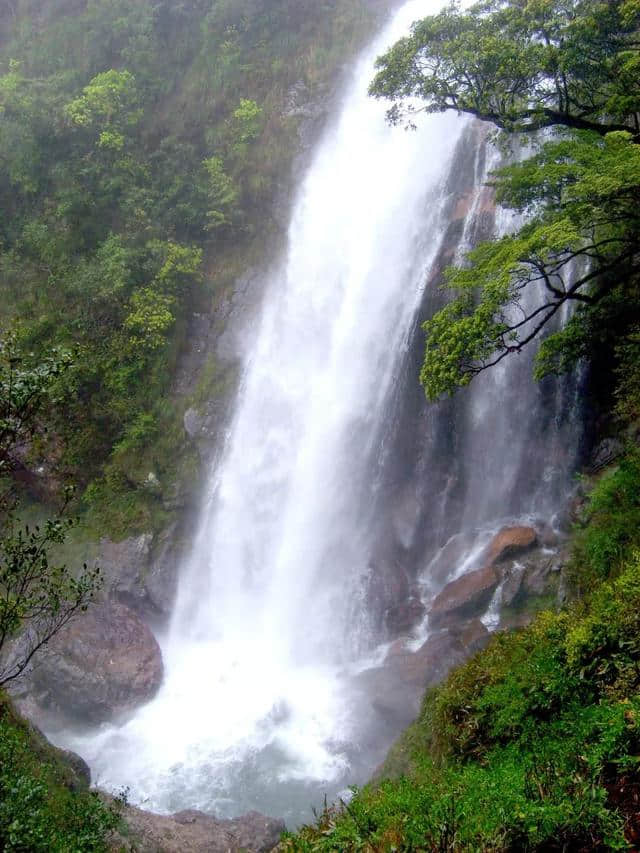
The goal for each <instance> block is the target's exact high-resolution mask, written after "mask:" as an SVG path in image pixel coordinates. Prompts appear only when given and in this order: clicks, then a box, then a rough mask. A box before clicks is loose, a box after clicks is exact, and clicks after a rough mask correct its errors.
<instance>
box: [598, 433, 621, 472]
mask: <svg viewBox="0 0 640 853" xmlns="http://www.w3.org/2000/svg"><path fill="white" fill-rule="evenodd" d="M623 451H624V444H623V443H622V442H621V441H620V439H618V438H605V439H604V440H603V441H601V442H600V443H599V444H598V445H596V447H595V448H594V450H593V453H592V454H591V459H590V460H589V469H590V471H591V473H592V474H595V473H596V472H597V471H600V470H601V469H602V468H604V467H606V466H607V465H610V464H611V463H612V462H615V460H616V459H617V458H618V456H621V455H622V453H623Z"/></svg>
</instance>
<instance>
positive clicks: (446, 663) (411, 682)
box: [356, 626, 484, 730]
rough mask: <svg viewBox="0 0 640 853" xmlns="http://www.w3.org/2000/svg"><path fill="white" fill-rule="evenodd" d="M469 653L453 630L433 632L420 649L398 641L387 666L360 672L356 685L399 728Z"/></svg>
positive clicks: (413, 716) (408, 721)
mask: <svg viewBox="0 0 640 853" xmlns="http://www.w3.org/2000/svg"><path fill="white" fill-rule="evenodd" d="M483 627H484V626H483ZM392 650H393V651H392ZM468 655H469V651H468V650H466V649H465V647H464V645H463V643H462V641H461V639H460V638H459V637H458V636H455V635H454V634H453V633H451V632H449V631H439V632H437V633H435V634H432V635H431V636H430V637H429V638H428V639H427V640H426V642H425V643H424V644H423V645H422V646H421V647H420V648H419V649H418V651H416V652H412V651H411V650H410V649H407V648H406V647H403V646H401V645H400V641H398V643H397V644H395V643H394V645H393V646H392V647H391V649H390V650H389V653H388V654H387V659H386V661H385V663H384V665H383V666H379V667H373V668H372V669H368V670H365V671H364V672H362V673H360V674H359V675H358V676H357V678H356V686H357V687H359V688H360V690H362V691H363V692H364V693H365V694H366V696H367V698H368V701H369V702H370V704H371V706H372V707H373V709H374V710H375V711H376V712H377V714H378V715H379V717H380V718H381V719H382V720H383V721H384V722H385V723H386V724H388V725H390V726H394V727H396V730H397V727H399V726H406V725H408V724H409V723H411V722H412V721H413V720H414V719H415V718H416V716H417V715H418V712H419V710H420V703H421V701H422V696H423V694H424V691H425V689H426V688H427V687H431V686H433V685H434V684H438V683H439V682H440V681H442V679H443V678H445V676H446V675H447V674H448V672H449V671H450V670H451V669H452V668H453V667H454V666H457V665H458V664H460V663H462V662H463V661H464V660H465V659H466V658H467V657H468Z"/></svg>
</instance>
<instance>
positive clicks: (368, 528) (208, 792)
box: [66, 0, 539, 822]
mask: <svg viewBox="0 0 640 853" xmlns="http://www.w3.org/2000/svg"><path fill="white" fill-rule="evenodd" d="M439 5H440V3H439V0H435V2H434V0H410V1H409V2H407V3H406V4H405V5H404V6H403V7H402V8H401V9H400V10H399V11H398V12H397V14H396V15H395V16H394V18H393V20H392V21H391V22H390V23H389V24H388V26H387V27H386V28H385V30H384V32H383V33H382V34H381V36H380V37H379V38H378V39H376V41H375V43H374V44H372V45H371V46H370V48H369V49H368V50H367V51H366V52H365V53H364V55H363V56H362V57H361V59H360V60H359V61H358V63H357V65H356V67H355V69H354V71H353V73H352V75H351V78H350V80H349V82H348V85H347V86H346V91H345V93H344V96H343V99H342V102H341V106H340V109H339V111H338V115H337V117H336V119H335V121H334V123H333V124H331V126H330V127H328V128H327V130H326V131H325V133H324V136H323V138H322V139H321V140H320V142H319V143H318V145H317V148H316V150H315V153H314V156H313V159H312V162H311V164H310V166H309V168H308V170H307V172H306V174H305V175H304V176H303V179H302V181H301V184H300V186H299V189H298V193H297V199H296V201H295V204H294V206H293V211H292V216H291V222H290V227H289V233H288V246H287V250H286V252H285V255H284V258H283V260H282V263H281V264H280V265H279V267H278V268H277V269H276V271H275V273H273V274H272V275H271V276H270V277H269V280H268V281H265V282H264V294H265V295H264V304H263V307H262V313H261V318H260V322H259V325H258V327H257V329H256V331H255V335H254V337H253V340H252V342H251V345H250V346H249V348H248V352H247V353H246V362H245V365H244V372H243V378H242V381H241V386H240V389H239V391H238V396H237V401H236V406H235V413H234V415H233V418H232V422H231V425H230V428H229V432H228V437H227V441H226V445H225V447H224V450H223V452H222V454H221V457H220V461H219V463H218V464H217V466H216V469H215V470H214V471H213V472H212V473H211V477H210V481H209V483H208V486H207V490H206V495H205V497H204V501H203V509H202V514H201V521H200V526H199V532H198V535H197V538H196V541H195V542H194V546H193V550H192V554H191V557H190V559H189V562H188V564H187V565H185V566H184V567H183V569H182V572H181V581H180V588H179V594H178V598H177V601H176V605H175V612H174V616H173V619H172V622H171V625H170V629H169V631H168V633H167V636H166V637H164V638H162V646H163V654H164V658H165V668H166V678H165V683H164V685H163V687H162V689H161V691H160V693H159V695H158V696H157V698H156V699H155V700H154V701H153V702H151V703H150V704H149V705H147V706H146V707H144V708H142V709H140V710H139V712H138V713H137V714H136V715H135V716H134V717H133V719H131V720H130V721H128V722H126V723H125V724H123V725H121V726H106V727H103V729H101V730H100V731H99V732H92V733H90V734H88V735H86V734H85V735H74V736H73V737H71V736H69V737H67V739H66V744H67V745H69V746H72V748H74V749H76V750H78V751H79V752H81V754H83V755H84V756H85V757H86V758H87V760H88V761H89V762H90V764H91V766H92V769H93V772H94V778H95V780H96V782H97V783H98V784H100V785H102V786H109V787H115V788H118V787H120V786H123V785H128V786H130V788H131V797H132V799H133V800H134V801H136V802H142V803H144V804H146V805H147V806H148V807H150V808H152V809H154V810H162V811H167V812H169V811H176V810H178V809H181V808H200V809H204V810H207V811H212V812H215V813H216V814H218V815H221V816H226V815H234V814H239V813H241V812H243V811H246V810H247V809H249V808H256V809H258V810H260V811H264V812H267V813H273V814H278V815H285V817H289V818H290V819H291V820H293V821H294V822H295V821H296V820H297V819H299V816H300V815H303V816H305V817H309V816H310V815H309V812H308V807H309V805H310V804H312V803H313V802H316V803H317V802H319V799H320V797H321V795H322V793H324V792H325V791H328V792H329V793H330V794H331V793H332V792H333V793H335V792H336V791H337V790H339V788H340V787H343V786H344V785H346V784H348V783H350V782H352V781H358V780H357V772H356V766H357V765H358V758H357V756H356V755H355V754H354V748H353V745H354V743H356V741H358V737H359V723H360V721H359V719H358V715H357V714H356V713H355V711H354V706H353V704H352V702H351V701H350V687H349V684H350V676H351V674H352V673H353V671H354V670H357V669H358V667H360V668H362V666H364V663H363V661H365V662H366V660H367V657H368V656H369V657H371V655H372V654H373V650H374V649H375V646H376V642H377V641H378V639H379V636H378V629H377V627H376V625H375V622H374V620H372V618H371V614H370V612H369V609H368V606H367V589H368V585H369V584H370V581H371V577H370V576H371V572H372V561H375V559H376V556H377V552H378V551H379V550H380V541H381V535H380V531H381V529H382V527H383V526H384V523H383V521H382V519H383V517H386V515H387V514H388V513H386V510H388V509H389V507H388V505H387V504H385V501H387V502H388V500H390V498H389V497H388V496H389V494H391V492H390V491H389V488H388V485H389V484H388V480H389V474H388V472H389V471H390V470H391V469H395V470H396V471H397V465H398V462H397V459H396V460H395V461H394V459H395V457H396V456H397V452H396V451H395V450H394V447H397V446H398V441H399V438H398V436H399V437H400V438H402V430H401V429H400V425H401V424H400V422H401V421H402V422H406V423H411V424H412V425H413V426H415V424H413V421H411V418H408V419H407V418H406V417H405V418H404V421H403V417H404V416H401V414H400V412H399V411H396V409H395V408H394V407H395V406H396V405H398V400H399V396H400V394H401V392H403V389H405V388H406V387H408V383H409V384H411V387H413V386H415V385H416V384H417V378H416V373H415V370H414V367H415V365H414V363H413V360H412V352H413V348H414V346H415V340H416V334H415V331H416V329H415V327H416V318H418V317H419V316H420V311H421V310H423V309H424V305H425V298H426V297H425V283H426V282H428V281H429V280H430V278H431V277H432V270H433V267H434V264H436V262H437V259H438V257H439V254H440V253H441V252H442V250H443V245H444V239H445V235H446V233H447V228H448V226H449V223H450V220H451V210H452V204H454V203H455V201H456V197H455V192H454V189H453V188H452V180H453V179H454V178H455V174H456V169H458V168H459V166H458V161H457V159H456V162H455V163H454V158H459V157H460V156H463V155H465V152H466V156H467V159H469V157H470V158H471V160H473V158H474V157H475V158H476V160H478V157H480V156H482V157H483V158H484V161H483V163H480V162H476V165H475V166H474V169H475V174H474V175H472V177H471V187H472V189H473V187H474V186H475V189H474V193H475V195H474V196H473V198H474V201H473V203H471V204H470V206H469V211H468V212H467V214H466V215H465V217H463V219H464V223H465V227H464V228H463V232H462V235H461V236H460V238H459V240H458V245H459V246H460V245H464V244H465V243H468V242H471V241H472V240H473V239H474V233H472V232H473V230H474V228H475V225H474V223H476V222H477V221H478V216H479V206H481V204H480V201H479V199H480V194H481V192H482V190H481V186H480V184H481V181H482V178H483V176H484V175H485V174H486V168H487V166H486V143H485V142H483V141H478V139H477V138H476V136H477V134H476V136H474V131H472V130H471V128H472V123H471V122H469V121H468V120H466V119H463V118H461V117H458V116H456V115H452V114H449V113H448V114H442V115H433V116H425V117H423V118H422V119H421V121H420V126H419V128H418V130H417V131H416V132H413V133H404V132H402V131H400V130H398V129H392V128H390V127H388V126H387V124H386V122H385V117H384V111H385V105H384V104H381V103H378V102H376V101H373V100H372V99H370V98H368V97H367V87H368V84H369V82H370V80H371V78H372V76H373V62H374V59H375V57H376V56H378V55H379V54H380V53H381V52H382V51H383V50H384V49H385V48H386V47H387V46H388V45H389V44H390V43H392V42H393V41H394V40H395V39H397V38H398V37H400V36H401V35H403V34H404V33H405V32H406V31H407V29H408V26H409V24H410V23H411V22H412V21H413V20H415V19H417V18H419V17H422V16H424V15H426V14H429V13H430V12H433V11H436V10H437V8H438V6H439ZM474 162H475V161H474ZM452 164H453V166H454V168H452ZM452 176H453V178H452ZM529 368H530V365H529V367H528V368H527V369H529ZM519 369H521V367H520V368H519ZM509 370H510V368H509V367H508V366H505V367H504V369H502V368H501V370H500V371H499V372H497V373H496V374H495V376H494V377H492V378H491V379H488V380H487V381H483V382H482V383H480V382H479V383H478V388H477V389H474V391H473V393H472V395H471V396H470V397H469V398H468V401H467V402H466V403H465V402H460V401H456V403H455V404H452V405H455V406H456V407H457V408H458V415H459V417H460V423H466V424H467V427H466V429H467V439H466V441H467V447H468V448H469V449H468V452H467V455H466V457H465V462H464V464H465V466H466V469H465V470H466V471H467V474H466V485H465V488H466V489H467V492H468V494H467V499H466V501H467V505H471V504H473V502H474V501H475V502H476V504H477V503H478V501H479V500H480V499H479V498H478V493H477V491H476V490H475V487H473V488H472V485H473V481H474V476H475V478H476V481H477V482H476V483H475V485H476V486H477V487H478V488H482V489H484V490H485V491H486V490H488V489H489V488H490V485H491V484H490V482H488V479H487V477H488V474H487V471H486V470H485V467H486V466H485V467H483V466H484V464H485V462H486V461H487V459H488V456H487V450H486V448H485V447H484V446H483V445H482V442H483V441H485V440H486V438H487V436H490V435H491V432H492V431H493V435H494V439H495V436H496V434H497V433H496V430H498V426H496V424H497V423H498V422H499V423H500V424H503V425H504V424H505V423H506V424H507V427H504V426H502V427H500V429H502V432H501V433H500V435H501V436H502V439H501V440H505V441H506V440H509V441H514V442H515V441H520V442H525V441H526V440H527V436H528V435H529V433H530V431H528V430H527V429H525V428H524V427H523V426H522V424H521V423H520V424H518V423H516V422H514V421H513V419H511V420H510V415H511V414H513V413H515V408H514V409H511V407H512V405H513V406H514V407H515V404H512V403H510V402H507V400H508V399H510V397H511V393H512V389H513V387H514V384H513V383H514V381H518V382H519V381H520V379H519V378H516V380H514V379H513V378H511V379H510V378H509V377H510V375H511V374H510V373H509ZM519 376H520V373H518V374H517V377H519ZM483 389H484V392H487V393H489V398H487V399H489V400H490V401H493V402H490V405H489V408H490V409H491V418H492V419H493V420H491V421H490V422H488V421H486V414H487V413H486V411H485V409H486V400H485V401H484V402H483V397H482V394H483V393H484V392H483ZM510 389H511V390H510ZM412 393H413V392H412ZM536 393H537V392H536ZM491 395H493V396H491ZM498 398H499V401H500V403H499V405H497V406H496V405H495V403H496V399H498ZM423 403H424V401H422V402H421V403H420V404H417V403H416V405H420V406H422V405H423ZM522 405H524V406H525V407H527V406H533V407H534V408H535V407H536V406H537V405H538V403H536V402H535V401H532V399H531V398H530V397H529V398H527V399H526V400H525V402H524V403H523V404H522ZM536 411H537V410H536ZM443 412H444V414H443ZM447 412H448V413H449V414H447ZM450 413H451V409H450V408H449V409H446V410H443V409H441V408H438V407H435V409H434V414H432V415H429V417H430V418H432V421H430V423H431V426H430V427H429V430H431V435H432V438H434V441H433V442H432V443H431V445H430V444H429V440H428V435H427V440H426V441H425V447H426V446H429V447H430V448H431V449H425V450H424V451H423V453H422V457H421V462H420V465H421V466H422V467H420V466H417V467H416V471H420V472H421V473H420V477H421V479H420V483H419V485H416V486H415V490H417V491H416V494H417V497H418V499H419V500H420V501H421V502H422V509H421V512H422V515H420V512H418V513H415V514H414V515H415V518H414V527H419V526H420V524H422V527H423V528H424V529H426V527H429V529H430V530H431V531H432V534H433V535H432V537H431V539H429V537H426V536H425V535H423V536H422V538H420V536H418V535H417V534H416V535H414V534H415V531H414V533H412V537H413V538H412V542H414V545H415V542H418V545H415V547H414V545H411V544H410V545H407V546H406V548H405V551H406V552H407V553H409V552H411V553H413V554H414V556H416V555H418V557H419V559H421V560H425V559H426V555H428V553H429V548H430V547H431V548H433V547H435V546H437V545H441V544H442V540H443V537H444V538H446V537H447V536H448V535H451V534H452V533H455V532H456V530H459V529H461V528H460V525H462V524H463V521H464V524H467V525H471V526H474V525H475V526H477V525H478V524H479V523H480V521H483V522H484V521H491V522H493V521H495V519H496V518H499V517H501V516H502V515H506V514H508V512H507V509H508V506H509V499H510V498H509V495H512V493H513V490H514V488H515V487H514V484H513V483H512V482H511V480H514V478H516V479H517V477H516V474H515V473H509V475H508V476H509V478H511V480H510V483H509V488H508V489H507V490H506V491H505V492H504V493H502V492H501V493H500V495H499V498H498V499H497V501H493V498H491V500H489V499H487V500H486V502H485V503H484V504H483V506H485V507H486V510H487V511H486V512H485V513H484V517H483V518H482V519H480V517H479V516H478V515H477V513H476V515H474V516H473V517H471V515H469V514H467V516H466V518H464V513H463V514H462V515H461V514H460V513H458V515H457V516H456V520H455V521H451V520H450V524H449V527H450V528H451V529H450V530H449V529H447V528H446V525H444V522H443V523H442V524H440V522H438V524H440V527H438V524H436V523H435V521H434V522H433V523H431V524H428V525H427V524H425V523H424V518H425V517H426V516H429V515H432V516H433V517H434V519H435V518H436V516H438V512H436V511H435V509H434V507H435V505H436V504H438V503H439V504H440V507H441V509H440V510H439V512H440V514H441V515H442V514H444V515H446V512H445V509H444V508H445V507H446V506H448V504H447V500H448V498H447V495H448V492H447V491H446V489H445V488H444V486H443V487H442V488H441V487H440V485H438V480H437V476H436V475H435V474H434V475H433V476H431V475H430V473H429V471H430V470H431V469H430V466H431V468H433V467H434V466H435V465H436V461H435V460H436V456H438V454H439V449H438V448H439V445H438V443H437V441H436V440H435V439H436V438H437V434H439V433H442V432H443V430H444V431H446V428H447V427H446V424H447V423H448V421H447V418H448V417H450ZM530 415H531V417H532V418H534V419H535V417H537V415H536V414H535V411H532V412H530ZM420 417H421V418H423V421H424V417H423V415H420ZM518 418H520V413H519V412H518ZM485 421H486V423H485V426H484V427H483V426H482V423H481V422H485ZM509 425H510V426H509ZM413 426H412V428H413ZM396 428H398V429H399V430H400V432H397V430H396ZM517 429H520V431H521V435H520V437H519V438H516V437H515V435H514V436H512V432H514V431H517ZM509 430H511V431H512V432H510V431H509ZM394 431H396V434H395V438H394ZM427 432H428V431H427ZM416 434H419V430H418V431H417V432H416ZM424 435H425V433H424V432H423V433H422V438H424ZM507 436H509V437H508V438H507ZM421 440H422V439H421ZM461 440H462V439H461ZM474 441H475V445H474V444H473V442H474ZM400 443H402V442H400ZM524 446H525V445H524V444H522V443H521V444H519V445H518V449H517V453H516V451H515V449H514V460H515V461H514V465H515V467H516V468H517V467H518V466H519V465H520V462H519V461H518V460H520V457H521V454H522V450H523V447H524ZM501 452H503V451H501ZM516 455H517V460H516ZM445 461H446V460H445ZM458 462H459V460H458ZM411 464H413V463H411ZM438 464H439V465H440V466H441V467H442V465H443V464H444V462H443V459H442V458H441V459H439V460H438ZM456 464H458V463H456V462H455V461H454V460H451V465H452V466H453V467H455V465H456ZM474 465H475V468H474ZM474 471H475V474H474ZM538 473H539V472H538ZM410 480H411V477H409V476H407V481H406V482H409V481H410ZM414 481H415V475H414ZM430 489H431V491H430ZM420 490H422V491H420ZM392 491H393V490H392ZM507 492H508V494H507ZM393 495H395V497H396V498H397V496H398V494H397V490H396V492H393ZM393 499H395V498H393ZM492 501H493V503H492ZM463 502H464V501H463ZM480 503H482V501H480ZM476 508H477V507H476ZM439 517H440V516H438V518H439ZM421 518H422V519H423V521H422V522H421V521H420V519H421ZM420 543H421V544H420ZM411 548H413V549H414V550H413V551H411ZM416 549H417V550H416ZM370 770H371V767H370V766H368V765H367V764H366V760H364V759H363V765H362V767H361V768H360V772H361V773H366V772H368V771H370ZM354 774H355V777H356V778H354Z"/></svg>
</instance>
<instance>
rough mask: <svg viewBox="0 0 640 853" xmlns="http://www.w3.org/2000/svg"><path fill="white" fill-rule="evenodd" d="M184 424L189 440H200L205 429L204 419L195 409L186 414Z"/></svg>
mask: <svg viewBox="0 0 640 853" xmlns="http://www.w3.org/2000/svg"><path fill="white" fill-rule="evenodd" d="M182 424H183V426H184V431H185V432H186V434H187V435H188V436H189V438H192V439H194V438H198V437H199V435H200V433H201V432H202V429H203V427H204V417H203V416H202V415H200V414H199V413H198V412H197V411H196V410H195V409H194V408H190V409H187V411H186V412H185V413H184V417H183V418H182Z"/></svg>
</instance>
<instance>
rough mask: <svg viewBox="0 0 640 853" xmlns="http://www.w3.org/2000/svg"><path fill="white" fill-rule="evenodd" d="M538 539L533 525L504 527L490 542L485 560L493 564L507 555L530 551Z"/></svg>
mask: <svg viewBox="0 0 640 853" xmlns="http://www.w3.org/2000/svg"><path fill="white" fill-rule="evenodd" d="M537 541H538V535H537V533H536V531H535V530H534V529H533V527H524V526H517V527H503V528H502V530H499V531H498V532H497V533H496V535H495V536H494V537H493V539H492V540H491V542H490V543H489V547H488V548H487V555H486V559H485V562H486V563H487V564H488V565H489V566H493V565H494V564H495V563H499V562H500V561H501V560H505V559H506V558H507V557H515V556H516V554H522V553H523V552H524V551H528V550H529V548H533V546H534V545H535V544H536V542H537Z"/></svg>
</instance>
